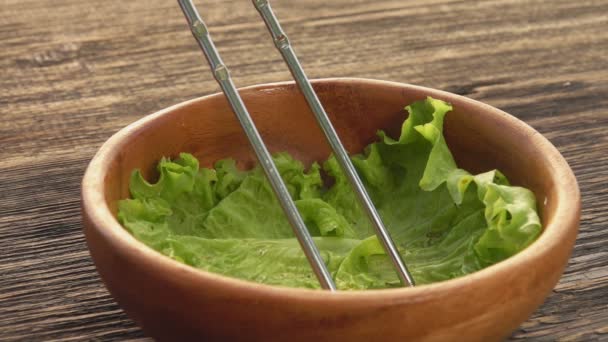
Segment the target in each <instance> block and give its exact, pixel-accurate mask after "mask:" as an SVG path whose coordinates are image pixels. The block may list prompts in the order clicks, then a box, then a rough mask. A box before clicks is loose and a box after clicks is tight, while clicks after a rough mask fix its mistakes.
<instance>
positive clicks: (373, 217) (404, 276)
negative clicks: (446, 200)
mask: <svg viewBox="0 0 608 342" xmlns="http://www.w3.org/2000/svg"><path fill="white" fill-rule="evenodd" d="M253 4H254V6H255V8H256V9H257V10H258V12H259V13H260V15H261V16H262V18H263V19H264V23H265V24H266V27H267V28H268V31H269V32H270V34H271V36H272V39H273V40H274V44H275V46H276V47H277V49H278V50H279V52H280V53H281V55H282V56H283V59H284V60H285V62H286V63H287V65H288V66H289V70H290V71H291V74H292V75H293V77H294V78H295V80H296V83H297V84H298V86H299V87H300V90H301V91H302V93H303V94H304V97H305V98H306V101H307V102H308V105H309V106H310V108H311V109H312V111H313V113H314V114H315V117H316V118H317V122H318V123H319V126H320V127H321V129H322V130H323V133H325V137H326V138H327V141H328V142H329V145H330V146H331V148H332V150H333V151H334V155H335V156H336V159H337V160H338V163H339V164H340V167H341V168H342V171H343V172H344V173H345V174H346V178H347V179H348V180H349V181H350V184H351V186H352V187H353V189H354V191H355V194H356V197H357V199H358V200H359V204H360V205H361V207H362V208H363V210H364V211H365V213H366V214H367V217H368V218H369V220H370V221H371V223H372V225H373V227H374V230H375V232H376V236H378V239H379V240H380V243H381V244H382V246H383V247H384V250H385V251H386V252H387V253H388V255H389V257H390V259H391V261H392V262H393V264H394V266H395V269H396V271H397V275H398V276H399V279H400V280H401V282H402V283H403V284H408V285H409V286H414V278H413V277H412V275H411V274H410V273H409V271H408V269H407V267H406V265H405V263H404V262H403V259H402V258H401V255H400V254H399V251H398V250H397V247H396V246H395V243H394V242H393V240H392V239H391V237H390V234H389V233H388V231H387V229H386V228H385V227H384V224H383V223H382V219H381V218H380V215H379V214H378V211H377V210H376V208H375V207H374V204H373V203H372V201H371V199H370V197H369V195H368V194H367V191H366V190H365V187H364V186H363V183H362V182H361V179H359V176H358V175H357V171H356V170H355V168H354V166H353V164H352V163H351V161H350V158H349V156H348V153H347V152H346V150H345V149H344V146H343V145H342V142H341V141H340V138H339V137H338V135H337V134H336V131H335V129H334V127H333V126H332V124H331V122H330V121H329V117H328V116H327V113H325V109H324V108H323V106H322V105H321V102H320V101H319V98H318V97H317V95H316V93H315V91H314V90H313V88H312V86H311V84H310V81H309V80H308V77H306V74H305V73H304V70H303V69H302V66H301V65H300V62H299V61H298V57H297V56H296V54H295V52H294V50H293V48H292V47H291V44H290V42H289V39H288V38H287V35H285V32H283V30H282V29H281V25H280V24H279V20H278V19H277V17H276V15H275V14H274V12H273V11H272V8H271V7H270V4H269V3H268V0H253Z"/></svg>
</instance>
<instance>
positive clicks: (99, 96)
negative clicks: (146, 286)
mask: <svg viewBox="0 0 608 342" xmlns="http://www.w3.org/2000/svg"><path fill="white" fill-rule="evenodd" d="M197 3H198V5H199V8H200V9H201V11H202V13H203V15H204V17H205V18H206V20H207V21H208V24H209V25H210V28H211V32H212V34H213V36H214V38H215V40H216V43H217V45H218V47H219V49H220V51H221V53H223V56H224V59H225V61H226V62H227V64H228V66H229V67H230V68H231V70H232V73H233V76H234V79H235V82H236V84H237V85H239V86H246V85H251V84H256V83H265V82H273V81H281V80H287V79H290V75H289V73H288V71H287V69H286V67H285V65H284V64H283V63H282V62H281V60H280V56H279V54H278V53H277V52H276V51H275V50H274V49H273V46H272V43H271V41H270V40H269V38H268V36H267V32H266V31H265V29H264V27H263V23H262V21H261V20H260V18H259V17H258V14H257V13H256V11H255V10H254V9H253V8H252V6H251V4H250V3H249V1H242V0H240V1H236V0H230V1H227V0H206V1H199V2H197ZM274 5H275V6H274V7H275V9H276V10H277V13H278V15H279V17H280V18H282V21H283V23H284V27H285V29H286V31H287V32H288V33H289V35H290V38H291V40H292V41H293V42H294V46H295V48H296V51H297V52H298V53H299V55H300V56H301V59H302V63H303V65H304V67H305V69H306V70H307V72H308V74H309V75H310V76H311V77H315V78H319V77H329V76H332V77H340V76H351V77H368V78H378V79H385V80H392V81H399V82H407V83H414V84H420V85H424V86H428V87H433V88H439V89H444V90H448V91H451V92H455V93H458V94H462V95H465V96H469V97H472V98H474V99H478V100H481V101H483V102H486V103H489V104H491V105H493V106H496V107H499V108H501V109H503V110H505V111H507V112H509V113H511V114H513V115H515V116H517V117H519V118H520V119H522V120H524V121H526V122H527V123H529V124H530V125H532V126H533V127H534V128H536V129H537V130H538V131H540V132H541V133H542V134H544V135H545V136H546V137H547V138H549V139H550V140H551V141H552V142H553V144H555V146H557V148H558V149H559V150H560V151H561V153H562V154H563V155H564V156H565V157H566V159H567V160H568V162H569V163H570V165H571V167H572V168H573V169H574V172H575V173H576V175H577V177H578V180H579V182H580V187H581V190H582V194H583V216H582V222H581V230H580V234H579V238H578V241H577V244H576V248H575V250H574V253H573V256H572V258H571V260H570V264H569V266H568V268H567V270H566V272H565V274H564V276H563V277H562V279H561V281H560V283H559V284H558V285H557V287H556V288H555V290H554V291H553V293H552V294H551V296H550V297H549V298H548V299H547V301H546V302H545V304H544V305H543V306H542V307H540V308H539V309H538V310H537V311H536V313H534V314H533V315H532V316H531V317H530V319H529V320H528V321H527V322H525V323H524V324H523V325H522V326H521V327H520V328H519V329H518V330H517V331H515V332H514V333H513V335H512V339H522V338H538V339H542V340H556V339H557V340H581V341H582V340H593V339H599V340H601V339H607V340H608V227H607V225H608V220H607V219H606V217H607V216H608V204H607V203H608V186H606V184H607V183H608V133H607V129H608V1H606V0H578V1H568V0H554V1H544V0H531V1H524V0H522V1H517V0H498V1H479V2H474V1H455V0H454V1H452V0H429V1H404V0H382V1H367V0H335V1H333V0H332V1H328V0H307V1H287V0H284V1H280V0H276V1H274ZM217 91H218V86H217V85H216V83H215V82H214V80H213V79H212V77H211V74H210V73H209V70H208V67H207V65H206V64H205V62H204V61H203V59H202V55H201V53H200V51H199V50H198V48H197V47H196V45H195V42H194V40H193V39H192V37H191V36H190V33H189V32H188V29H187V27H186V26H185V22H184V19H183V17H182V14H181V12H180V10H179V8H178V6H177V4H176V2H175V1H161V0H147V1H119V0H107V1H98V2H95V3H90V4H88V3H86V2H83V1H77V0H60V1H59V0H57V1H51V0H46V1H18V0H3V1H2V4H1V5H0V114H1V116H0V119H1V120H0V241H1V244H0V340H3V341H9V340H28V341H32V340H51V339H53V340H55V339H57V340H104V341H111V340H121V341H123V340H129V339H137V338H143V337H145V336H144V335H143V333H142V332H141V331H140V330H139V328H138V327H137V326H136V325H135V324H134V323H133V322H132V321H131V320H130V319H129V318H127V316H126V315H125V314H124V313H123V311H122V310H121V309H120V308H119V307H118V306H117V305H116V303H115V302H114V300H113V299H112V298H111V297H110V296H109V294H108V292H107V291H106V289H105V288H104V287H103V284H102V283H101V281H100V279H99V277H98V275H97V273H96V271H95V267H94V266H93V263H92V261H91V259H90V257H89V254H88V252H87V248H86V245H85V242H84V237H83V234H82V231H81V229H82V225H81V218H80V212H79V210H80V203H79V187H80V180H81V177H82V175H83V172H84V169H85V167H86V166H87V163H88V161H89V160H90V159H91V157H92V156H93V154H94V153H95V151H96V150H97V149H98V148H99V146H100V144H101V143H102V142H104V141H105V140H106V139H107V138H108V137H109V136H110V135H111V134H113V133H114V132H116V131H117V130H119V129H120V128H121V127H124V126H125V125H127V124H128V123H130V122H132V121H135V120H137V119H139V118H141V117H142V116H144V115H146V114H148V113H151V112H154V111H156V110H159V109H161V108H164V107H167V106H169V105H171V104H175V103H177V102H181V101H184V100H187V99H191V98H193V97H198V96H201V95H204V94H209V93H214V92H217Z"/></svg>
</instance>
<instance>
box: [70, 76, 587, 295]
mask: <svg viewBox="0 0 608 342" xmlns="http://www.w3.org/2000/svg"><path fill="white" fill-rule="evenodd" d="M312 82H313V84H341V85H348V84H352V83H357V84H362V83H363V84H365V85H367V86H390V87H399V88H401V89H403V90H404V91H406V90H408V91H417V92H423V93H426V94H428V95H429V96H437V95H439V96H438V97H441V98H447V99H448V100H449V99H458V101H459V102H464V103H468V104H469V105H475V106H480V107H481V108H483V109H484V110H486V111H487V112H491V113H492V114H494V115H501V116H503V117H504V119H506V120H508V121H509V122H510V123H512V124H514V125H515V127H516V128H518V129H520V130H524V131H526V132H527V133H529V134H528V135H529V138H530V139H531V141H532V142H534V143H536V144H537V146H539V147H540V148H541V150H543V152H544V154H545V156H546V159H547V161H548V162H549V163H550V164H551V167H552V168H553V171H554V172H555V178H557V179H559V184H560V186H559V187H556V193H557V195H556V207H555V215H554V216H553V217H551V219H550V220H549V222H548V223H547V224H546V225H544V226H543V232H542V234H541V235H540V236H539V237H538V238H537V239H536V240H535V241H534V242H533V243H532V244H531V245H530V246H528V247H527V248H525V249H524V250H523V251H520V252H519V253H517V254H516V255H514V256H512V257H510V258H507V259H505V260H503V261H500V262H498V263H496V264H493V265H491V266H488V267H486V268H483V269H481V270H479V271H476V272H473V273H470V274H467V275H465V276H462V277H457V278H454V279H449V280H446V281H441V282H437V283H431V284H425V285H418V286H415V287H401V288H390V289H369V290H348V291H335V292H330V291H319V290H318V289H306V288H292V287H285V286H277V285H266V284H261V283H256V282H253V281H248V280H242V279H238V278H232V277H228V276H224V275H220V274H216V273H212V272H207V271H204V270H201V269H197V268H194V267H192V266H188V265H186V264H182V263H180V262H178V261H176V260H173V259H171V258H169V257H167V256H165V255H163V254H161V253H159V252H157V251H155V250H153V249H152V248H150V247H148V246H147V245H145V244H144V243H143V242H140V241H139V240H137V239H136V238H135V237H133V236H132V235H131V234H130V233H129V232H128V231H127V230H126V229H124V228H123V227H122V225H121V224H120V223H119V222H118V220H117V219H116V218H115V217H114V215H112V213H111V211H110V209H109V207H108V206H107V204H106V200H105V190H104V179H105V176H106V174H107V171H108V168H107V166H108V165H110V163H109V162H110V161H111V160H113V159H114V158H116V156H117V154H118V153H119V150H120V147H122V146H124V144H125V143H126V141H127V139H128V138H129V137H130V136H132V135H133V134H135V133H136V132H137V131H138V130H140V129H142V128H143V127H145V126H146V124H148V123H149V122H152V121H154V120H156V119H158V118H160V117H162V116H164V115H169V114H170V113H172V112H175V111H177V110H179V109H181V108H185V107H188V106H191V105H194V104H197V103H199V102H202V101H207V100H209V99H212V98H216V97H222V96H224V94H223V93H215V94H210V95H206V96H202V97H198V98H194V99H191V100H188V101H184V102H181V103H178V104H175V105H172V106H170V107H167V108H165V109H162V110H159V111H157V112H155V113H153V114H149V115H146V116H144V117H143V118H140V119H138V120H136V121H135V122H133V123H131V124H129V125H128V126H126V127H124V128H122V129H120V130H119V131H118V132H116V133H114V134H113V135H112V136H111V137H110V138H109V139H108V140H107V141H106V142H104V143H103V145H102V146H101V147H100V148H99V150H98V151H97V153H96V154H95V156H94V157H93V158H92V159H91V161H90V163H89V165H88V167H87V169H86V171H85V174H84V177H83V179H82V184H81V186H82V187H81V196H82V198H81V199H82V214H83V216H86V217H87V218H88V219H89V220H90V224H91V225H92V226H95V228H96V231H97V232H98V233H99V234H101V235H102V236H103V237H104V238H105V239H106V240H108V241H111V243H112V247H113V248H115V249H116V252H118V253H122V254H124V255H126V256H127V257H129V258H134V259H136V260H137V263H141V264H147V265H150V266H152V267H155V268H157V269H158V271H160V272H163V271H164V272H166V273H167V274H168V273H170V272H174V273H175V272H177V273H178V274H179V275H180V276H182V277H186V278H189V279H192V280H195V281H197V282H214V283H216V285H218V286H221V287H222V288H223V289H225V290H226V291H230V290H237V291H242V293H249V294H251V295H254V296H260V297H267V296H270V297H280V298H281V299H287V298H296V299H298V300H302V301H318V300H321V301H324V302H327V301H338V302H341V301H344V300H349V299H355V298H356V300H357V301H359V302H365V303H369V302H370V301H377V300H379V299H386V300H391V301H392V302H401V301H405V300H407V301H408V302H412V301H422V300H424V299H425V298H428V296H436V295H437V294H438V293H449V292H451V291H454V290H457V289H458V288H462V287H466V286H468V285H469V284H471V283H472V282H478V281H483V280H484V279H489V278H491V277H493V276H494V274H496V273H502V274H505V275H506V274H509V270H512V269H515V268H517V266H518V265H521V264H523V263H526V262H529V260H531V259H538V258H541V257H542V256H543V255H544V254H545V253H547V251H549V250H553V249H554V248H557V247H558V245H559V244H560V243H563V241H564V239H566V240H567V237H568V235H569V234H571V233H572V232H571V229H575V230H577V231H578V224H579V218H580V191H579V188H578V184H577V181H576V178H575V176H574V173H573V172H572V170H571V168H570V167H569V165H568V163H567V162H566V160H565V159H564V158H563V156H562V155H561V154H560V153H559V151H558V150H557V149H556V148H555V146H553V145H552V144H551V143H550V142H549V141H548V140H547V139H546V138H545V137H543V136H542V135H541V134H539V133H538V132H537V131H536V130H535V129H534V128H532V127H531V126H529V125H528V124H526V123H525V122H523V121H521V120H519V119H517V118H515V117H514V116H512V115H510V114H507V113H505V112H503V111H502V110H500V109H497V108H495V107H492V106H490V105H487V104H485V103H482V102H479V101H476V100H473V99H470V98H467V97H465V96H461V95H457V94H453V93H449V92H446V91H442V90H437V89H432V88H427V87H422V86H417V85H411V84H406V83H399V82H392V81H383V80H375V79H366V78H324V79H316V80H313V81H312ZM293 84H294V82H293V81H286V82H273V83H265V84H257V85H252V86H247V87H243V88H239V91H247V90H258V91H259V90H264V89H269V88H277V87H284V86H286V85H293ZM104 165H106V167H104ZM538 200H539V199H537V201H538ZM559 225H564V226H566V227H572V228H571V229H559V227H558V226H559ZM541 245H542V246H543V248H535V247H538V246H541Z"/></svg>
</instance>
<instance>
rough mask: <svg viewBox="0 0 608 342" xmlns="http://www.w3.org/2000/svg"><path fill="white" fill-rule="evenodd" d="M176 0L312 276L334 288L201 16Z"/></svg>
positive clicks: (188, 0) (187, 2) (187, 0)
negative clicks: (250, 147)
mask: <svg viewBox="0 0 608 342" xmlns="http://www.w3.org/2000/svg"><path fill="white" fill-rule="evenodd" d="M178 2H179V5H180V7H181V9H182V11H183V12H184V15H185V16H186V20H187V21H188V24H189V25H190V29H191V31H192V35H193V36H194V38H195V39H196V41H197V42H198V44H199V46H200V48H201V49H202V50H203V52H204V54H205V57H206V58H207V61H208V62H209V65H210V66H211V70H212V71H213V75H214V77H215V79H216V80H217V82H218V83H219V85H220V87H221V88H222V91H223V92H224V94H225V95H226V98H227V99H228V102H229V103H230V106H231V107H232V110H233V111H234V113H235V114H236V117H237V118H238V120H239V122H240V123H241V126H242V127H243V130H244V131H245V133H246V135H247V138H248V139H249V141H250V142H251V145H252V146H253V149H254V150H255V154H256V156H257V158H258V161H259V163H260V165H261V166H262V169H263V170H264V172H265V173H266V176H267V178H268V180H269V182H270V185H271V186H272V189H273V191H274V193H275V194H276V196H277V198H278V200H279V203H280V204H281V207H282V208H283V211H285V215H286V216H287V220H288V221H289V223H290V224H291V227H292V228H293V232H294V234H295V235H296V237H297V239H298V242H299V243H300V246H301V247H302V250H303V251H304V254H305V255H306V258H308V261H309V263H310V265H311V267H312V269H313V271H314V273H315V275H316V276H317V278H318V279H319V283H320V284H321V287H322V288H324V289H327V290H330V291H335V290H336V285H335V284H334V281H333V279H332V278H331V274H330V273H329V270H328V269H327V267H326V265H325V263H324V261H323V258H322V257H321V254H320V253H319V250H318V249H317V247H316V246H315V243H314V241H313V239H312V237H311V236H310V233H309V232H308V229H306V225H305V224H304V221H303V220H302V217H301V216H300V213H299V212H298V209H297V208H296V205H295V203H294V202H293V200H292V199H291V196H290V195H289V191H288V190H287V188H286V187H285V183H283V180H282V179H281V175H280V174H279V171H278V170H277V168H276V166H275V165H274V163H273V161H272V157H271V155H270V153H269V152H268V149H267V148H266V145H264V142H263V141H262V137H261V136H260V134H259V133H258V130H257V129H256V127H255V124H254V123H253V120H252V119H251V116H250V115H249V112H248V111H247V109H246V108H245V105H244V103H243V100H242V99H241V97H240V95H239V93H238V91H237V89H236V87H235V85H234V83H233V82H232V79H231V78H230V74H229V72H228V69H227V68H226V66H225V65H224V63H223V62H222V59H221V57H220V55H219V53H218V51H217V49H216V47H215V45H214V44H213V41H212V40H211V37H210V35H209V31H208V30H207V26H206V25H205V23H204V22H203V20H202V19H201V17H200V15H199V14H198V11H197V10H196V8H195V7H194V5H193V4H192V1H191V0H178Z"/></svg>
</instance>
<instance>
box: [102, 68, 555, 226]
mask: <svg viewBox="0 0 608 342" xmlns="http://www.w3.org/2000/svg"><path fill="white" fill-rule="evenodd" d="M314 85H315V89H316V91H317V94H318V96H319V98H320V99H321V101H322V103H323V104H324V106H325V109H326V111H327V113H328V115H329V116H330V119H331V121H332V123H333V125H334V127H335V128H336V130H337V132H338V134H339V136H340V138H341V139H342V142H343V144H344V146H345V147H346V149H347V150H348V151H349V152H350V153H356V152H360V151H361V150H362V149H363V148H364V147H365V146H366V145H367V144H369V143H371V142H373V141H375V140H376V139H377V135H376V132H377V130H379V129H382V130H385V131H387V132H388V133H389V135H391V136H393V137H396V136H398V134H399V131H400V127H401V124H402V122H403V120H404V119H405V118H406V117H407V112H406V111H405V110H404V107H405V106H406V105H408V104H410V103H412V102H413V101H416V100H421V99H424V98H425V97H426V96H429V95H430V96H433V97H435V98H439V99H442V100H445V101H448V102H451V103H452V105H453V107H454V110H453V111H452V112H450V113H448V115H447V117H446V122H445V135H446V139H447V143H448V145H449V147H450V150H451V151H452V153H453V154H454V157H455V159H456V161H457V163H458V165H459V167H461V168H465V169H467V170H468V171H470V172H473V173H478V172H481V171H487V170H491V169H495V168H497V169H499V170H501V171H503V172H504V173H505V174H506V175H507V177H508V178H509V180H510V181H511V182H512V183H513V184H515V185H521V186H525V187H528V188H529V189H531V190H532V191H533V192H534V193H535V195H536V197H537V201H538V203H539V208H538V209H539V210H540V212H541V216H542V217H541V219H542V221H543V224H544V225H546V224H547V221H548V219H549V218H550V217H551V213H552V210H553V208H554V203H555V201H554V200H553V197H554V196H553V193H552V191H551V190H552V189H555V186H554V184H553V182H554V180H553V177H551V173H552V169H551V165H549V164H548V163H547V162H546V157H547V156H546V155H544V151H543V150H542V149H539V146H538V144H533V143H531V137H532V135H534V134H536V132H535V131H534V130H532V129H531V128H530V127H528V126H527V125H525V124H524V123H522V122H520V121H517V120H515V119H514V118H512V117H510V116H508V115H507V114H505V113H503V112H501V111H499V110H497V109H495V108H492V107H490V106H486V105H483V104H480V103H478V102H475V101H471V100H468V99H466V98H464V97H460V96H457V95H453V94H449V93H444V92H440V91H430V90H429V89H425V88H419V87H414V86H405V85H403V84H393V83H388V82H382V83H380V82H374V81H363V80H360V81H355V82H353V81H346V80H342V81H340V80H334V81H331V82H327V81H324V82H316V83H315V84H314ZM404 87H405V88H404ZM241 95H242V97H243V100H244V102H245V104H246V106H247V108H248V110H249V111H250V113H251V115H252V117H253V119H254V121H255V123H256V125H257V127H258V130H259V132H260V134H261V135H262V137H263V139H264V141H265V143H266V145H267V146H268V148H269V150H270V151H271V152H280V151H288V152H289V153H291V154H292V155H294V156H295V157H296V158H298V159H300V160H302V161H304V162H305V163H308V164H309V163H311V162H312V161H319V160H324V159H326V158H327V157H328V156H329V154H330V148H329V146H328V145H327V143H326V141H325V138H324V136H323V134H322V132H321V131H320V129H319V128H318V126H317V123H316V121H315V120H314V117H313V115H312V113H311V111H310V110H309V108H308V106H307V104H306V102H305V100H304V98H303V97H302V96H301V94H300V93H299V90H298V89H297V87H296V86H295V85H294V84H293V83H280V84H272V85H263V86H257V87H250V88H246V89H244V90H242V91H241ZM124 134H126V135H127V136H126V138H125V139H121V141H120V144H119V145H118V146H115V147H114V148H116V149H117V151H118V153H117V154H116V156H115V157H114V158H112V159H111V161H110V165H109V166H108V172H107V174H106V177H105V180H104V187H105V200H106V204H107V205H108V207H109V208H110V209H111V211H112V213H113V214H114V215H115V214H116V209H117V205H116V203H117V201H118V200H119V199H123V198H127V197H128V196H129V191H128V184H129V176H130V174H131V172H132V170H133V169H141V170H142V171H143V173H144V175H145V176H146V178H147V179H149V180H153V179H154V178H155V177H156V169H155V168H156V164H157V163H158V161H159V160H160V158H162V157H163V156H168V157H174V156H176V155H177V154H178V153H180V152H189V153H192V154H194V155H195V156H196V157H197V158H198V159H199V160H200V162H201V166H207V167H208V166H211V165H212V164H213V163H214V162H215V161H217V160H219V159H222V158H228V157H230V158H234V159H236V160H237V162H238V164H239V165H240V166H241V167H244V168H248V167H251V166H252V165H253V163H254V162H255V156H254V154H253V150H252V149H251V147H250V145H249V142H248V140H247V138H246V136H245V134H244V133H243V131H242V129H241V127H240V125H239V123H238V121H237V119H236V118H235V116H234V114H233V112H232V111H231V109H230V107H229V106H228V103H227V101H226V100H225V98H224V97H223V95H212V96H208V97H205V98H201V99H196V100H193V101H190V102H187V103H185V104H180V105H177V106H174V107H171V108H168V109H166V110H164V111H161V112H159V113H156V114H153V115H150V116H148V117H147V118H145V119H143V120H140V121H139V122H137V123H136V124H134V125H131V126H130V127H129V128H128V129H127V130H126V131H125V133H124Z"/></svg>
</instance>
